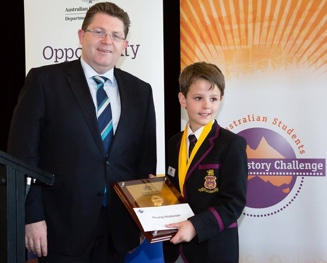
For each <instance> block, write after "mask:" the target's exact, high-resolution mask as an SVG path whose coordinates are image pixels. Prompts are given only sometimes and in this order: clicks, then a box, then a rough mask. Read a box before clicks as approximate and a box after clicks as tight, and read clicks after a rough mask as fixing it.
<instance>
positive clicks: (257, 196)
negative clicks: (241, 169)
mask: <svg viewBox="0 0 327 263" xmlns="http://www.w3.org/2000/svg"><path fill="white" fill-rule="evenodd" d="M239 134H240V135H241V136H243V137H244V138H245V139H246V140H247V149H246V153H247V156H248V161H249V162H250V161H251V159H268V158H269V159H285V158H294V157H295V154H294V151H293V150H292V149H291V147H290V145H289V143H288V142H287V141H286V140H285V139H284V138H283V137H282V136H281V135H279V134H278V133H275V132H273V131H271V130H267V129H263V128H253V129H249V130H245V131H242V132H241V133H239ZM295 181H296V176H290V175H266V174H262V175H261V174H255V175H254V173H253V171H251V169H249V175H248V189H247V207H250V208H265V207H270V206H273V205H275V204H277V203H279V202H281V201H282V200H283V199H285V197H286V196H287V195H288V194H289V193H290V191H291V190H292V188H293V186H294V183H295Z"/></svg>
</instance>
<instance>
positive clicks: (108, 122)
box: [93, 76, 113, 153]
mask: <svg viewBox="0 0 327 263" xmlns="http://www.w3.org/2000/svg"><path fill="white" fill-rule="evenodd" d="M93 79H94V81H95V82H96V83H97V118H98V124H99V129H100V133H101V138H102V142H103V146H104V150H105V152H106V153H108V151H109V147H110V144H111V141H112V138H113V126H112V114H111V106H110V101H109V98H108V96H107V93H106V92H105V90H104V89H103V87H104V83H105V82H106V81H107V78H105V77H102V76H94V77H93Z"/></svg>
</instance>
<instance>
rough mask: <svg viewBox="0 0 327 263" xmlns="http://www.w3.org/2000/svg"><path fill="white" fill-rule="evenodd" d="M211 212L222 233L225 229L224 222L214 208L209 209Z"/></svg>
mask: <svg viewBox="0 0 327 263" xmlns="http://www.w3.org/2000/svg"><path fill="white" fill-rule="evenodd" d="M209 210H210V211H211V213H213V215H214V216H215V218H216V219H217V221H218V225H219V228H220V231H223V230H224V229H225V228H224V224H223V220H222V219H221V217H220V215H219V214H218V213H217V211H216V210H215V209H213V208H212V207H209Z"/></svg>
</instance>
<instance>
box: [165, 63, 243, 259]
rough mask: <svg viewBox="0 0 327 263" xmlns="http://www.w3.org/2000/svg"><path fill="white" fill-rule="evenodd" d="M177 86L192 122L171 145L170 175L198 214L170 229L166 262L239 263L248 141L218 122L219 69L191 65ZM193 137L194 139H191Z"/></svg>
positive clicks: (221, 80)
mask: <svg viewBox="0 0 327 263" xmlns="http://www.w3.org/2000/svg"><path fill="white" fill-rule="evenodd" d="M179 85H180V93H179V96H178V97H179V101H180V104H181V107H182V108H185V109H186V111H187V114H188V117H189V121H188V123H187V125H186V127H185V129H184V131H183V132H181V133H178V134H176V135H175V136H173V137H172V138H171V139H170V140H169V142H168V146H167V156H168V159H167V166H168V167H167V175H168V176H169V178H170V179H171V181H172V182H173V183H174V185H175V186H176V187H177V189H179V190H180V191H181V193H182V194H183V196H184V197H185V199H186V200H187V202H188V203H189V205H190V207H191V208H192V210H193V212H194V214H195V215H194V216H192V217H190V218H189V219H188V220H186V221H183V222H179V223H174V224H170V225H168V227H173V228H177V229H178V232H177V233H176V235H175V236H174V237H173V238H172V239H171V240H170V242H168V241H166V242H165V243H164V254H165V260H166V261H165V262H167V263H170V262H178V263H180V262H194V263H198V262H203V263H213V262H216V263H238V261H239V244H238V228H237V220H238V218H239V217H240V215H241V213H242V211H243V209H244V207H245V204H246V184H247V177H248V173H247V172H248V168H247V156H246V141H245V139H244V138H243V137H241V136H239V135H237V134H234V133H232V132H231V131H228V130H226V129H224V128H222V127H220V126H219V124H218V123H217V121H216V120H215V117H216V116H217V113H218V110H219V106H220V105H221V101H222V99H223V96H224V90H225V80H224V76H223V74H222V73H221V71H220V69H219V68H218V67H217V66H215V65H214V64H210V63H206V62H197V63H194V64H192V65H189V66H187V67H186V68H185V69H184V70H183V71H182V73H181V75H180V78H179ZM192 137H193V138H196V140H194V139H190V140H188V139H189V138H192ZM192 143H194V145H193V147H191V148H189V146H191V145H192Z"/></svg>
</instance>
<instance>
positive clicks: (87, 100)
mask: <svg viewBox="0 0 327 263" xmlns="http://www.w3.org/2000/svg"><path fill="white" fill-rule="evenodd" d="M67 80H68V82H69V84H70V87H71V89H72V92H73V93H74V96H75V98H76V100H77V102H78V104H79V106H80V109H81V112H82V113H83V115H84V118H85V121H86V123H87V126H88V127H89V129H90V132H91V134H92V137H93V140H94V142H95V144H96V145H97V147H98V148H99V151H100V152H101V153H102V154H105V153H104V148H103V145H102V140H101V136H100V132H99V128H98V122H97V119H96V112H95V107H94V103H93V100H92V97H91V94H90V89H89V86H88V84H87V81H86V80H85V75H84V72H83V69H82V66H81V63H80V61H79V60H78V61H76V63H73V64H72V67H71V68H70V70H69V72H68V76H67Z"/></svg>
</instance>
